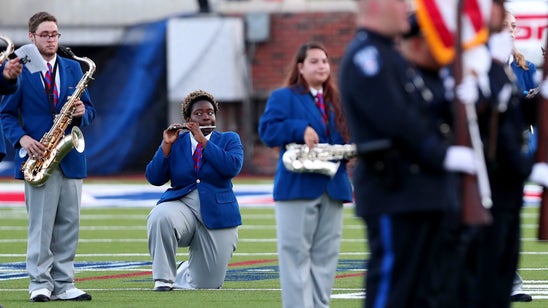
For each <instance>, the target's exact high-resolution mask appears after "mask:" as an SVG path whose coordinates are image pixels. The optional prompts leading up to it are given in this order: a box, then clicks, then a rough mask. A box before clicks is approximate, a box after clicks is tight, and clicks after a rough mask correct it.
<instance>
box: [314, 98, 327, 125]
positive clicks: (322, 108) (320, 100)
mask: <svg viewBox="0 0 548 308" xmlns="http://www.w3.org/2000/svg"><path fill="white" fill-rule="evenodd" d="M315 101H316V106H318V108H319V109H320V113H321V114H322V120H323V124H327V113H326V112H325V102H324V101H323V95H322V93H320V92H318V93H317V94H316V99H315Z"/></svg>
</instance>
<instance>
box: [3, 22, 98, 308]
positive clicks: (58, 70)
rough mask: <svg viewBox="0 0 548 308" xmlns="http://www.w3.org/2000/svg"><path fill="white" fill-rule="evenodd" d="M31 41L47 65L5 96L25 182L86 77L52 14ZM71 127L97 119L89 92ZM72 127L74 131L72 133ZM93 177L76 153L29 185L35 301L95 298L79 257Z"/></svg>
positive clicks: (8, 127) (33, 28) (7, 128)
mask: <svg viewBox="0 0 548 308" xmlns="http://www.w3.org/2000/svg"><path fill="white" fill-rule="evenodd" d="M28 25H29V40H30V41H31V42H32V43H33V44H34V45H35V46H36V48H37V49H38V51H39V52H40V54H41V55H42V58H43V60H44V62H45V64H46V65H44V67H47V69H45V70H44V71H42V72H35V73H31V72H30V71H29V70H28V69H27V68H24V69H23V72H22V74H21V75H20V80H19V81H20V86H19V88H18V89H17V90H16V91H15V92H14V93H13V94H11V95H7V96H5V97H4V98H3V101H2V104H1V105H0V117H1V119H2V122H3V125H4V132H5V133H6V137H7V138H8V140H9V141H10V142H11V143H12V145H13V147H14V148H15V178H16V179H23V178H24V177H23V173H22V171H21V166H22V164H23V163H24V162H25V161H26V160H27V159H28V158H29V157H32V158H33V159H38V158H40V157H41V156H42V155H44V151H45V150H46V147H45V146H44V144H42V143H40V139H41V138H42V136H44V134H46V133H47V132H48V131H49V130H50V129H51V127H52V125H53V121H54V117H55V115H56V114H58V113H59V111H60V110H61V108H62V107H63V105H64V104H65V102H66V101H67V98H68V96H70V95H71V94H72V93H70V91H69V89H70V88H75V87H76V85H77V84H78V82H79V81H80V79H81V78H82V76H83V73H82V69H81V68H80V64H79V63H78V62H77V61H74V60H72V59H67V58H63V57H59V56H57V49H58V47H59V37H60V36H61V34H60V33H59V30H58V28H57V19H56V18H55V16H52V15H50V14H49V13H46V12H39V13H36V14H34V15H33V16H32V17H31V18H30V19H29V23H28ZM74 107H75V110H74V113H73V119H72V122H71V125H70V126H79V127H85V126H88V125H90V124H91V122H92V121H93V119H94V118H95V108H94V107H93V105H92V102H91V99H90V97H89V94H88V93H87V91H84V93H83V94H82V95H81V97H80V99H79V100H77V101H76V102H75V103H74ZM70 128H72V127H69V129H70ZM86 176H87V170H86V158H85V152H82V153H79V152H77V151H76V150H75V149H72V151H70V152H69V153H68V154H67V155H66V156H65V157H64V158H63V159H62V160H61V162H60V163H59V165H58V166H57V167H55V168H53V170H52V171H51V175H50V176H49V178H48V179H47V181H46V182H45V183H44V184H43V185H41V186H38V187H37V186H33V185H31V184H30V183H28V182H25V203H26V208H27V213H28V242H27V243H28V244H27V260H26V261H27V271H28V274H29V277H30V285H29V293H30V300H31V301H33V302H47V301H50V300H80V301H82V300H91V295H89V294H88V293H86V292H84V291H82V290H80V289H78V288H76V287H75V285H74V256H75V254H76V247H77V244H78V232H79V227H80V225H79V221H80V205H81V195H82V179H83V178H85V177H86Z"/></svg>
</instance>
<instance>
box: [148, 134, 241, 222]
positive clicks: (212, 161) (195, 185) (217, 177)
mask: <svg viewBox="0 0 548 308" xmlns="http://www.w3.org/2000/svg"><path fill="white" fill-rule="evenodd" d="M189 134H190V132H188V131H187V132H183V133H181V134H180V135H179V138H177V141H175V143H174V144H173V145H172V147H171V153H169V156H167V157H165V156H164V153H163V152H162V146H161V145H160V147H159V148H158V150H157V151H156V154H155V155H154V157H153V158H152V160H151V161H150V162H149V163H148V165H147V167H146V174H145V175H146V178H147V180H148V182H149V183H150V184H152V185H155V186H161V185H164V184H165V183H167V182H168V181H171V187H170V188H168V189H167V190H166V191H165V192H164V193H163V194H162V197H161V198H160V200H159V201H158V203H157V206H161V203H162V202H165V201H171V200H177V199H180V198H182V197H184V196H185V195H187V194H188V193H190V192H191V191H193V190H195V189H198V193H199V196H200V213H201V214H202V219H203V221H204V224H205V225H206V227H208V228H210V229H221V228H230V227H235V226H238V225H241V224H242V218H241V216H240V208H239V205H238V201H237V200H236V195H235V194H234V191H233V190H232V179H233V178H234V177H235V176H237V175H238V174H239V173H240V171H241V169H242V166H243V162H244V148H243V145H242V142H241V141H240V136H238V134H237V133H235V132H224V133H221V132H217V131H213V133H212V135H211V137H210V138H209V142H208V143H207V146H206V148H205V149H204V151H203V156H202V161H201V166H200V169H199V170H198V173H196V171H195V170H194V161H193V160H192V153H191V148H192V146H191V142H190V136H189Z"/></svg>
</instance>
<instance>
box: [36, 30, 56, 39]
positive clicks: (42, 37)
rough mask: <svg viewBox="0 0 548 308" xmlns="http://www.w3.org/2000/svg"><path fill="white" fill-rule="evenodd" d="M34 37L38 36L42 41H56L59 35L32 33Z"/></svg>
mask: <svg viewBox="0 0 548 308" xmlns="http://www.w3.org/2000/svg"><path fill="white" fill-rule="evenodd" d="M33 35H34V36H38V37H39V38H41V39H43V40H47V39H58V38H60V37H61V33H52V34H49V33H47V32H46V33H40V34H36V33H33Z"/></svg>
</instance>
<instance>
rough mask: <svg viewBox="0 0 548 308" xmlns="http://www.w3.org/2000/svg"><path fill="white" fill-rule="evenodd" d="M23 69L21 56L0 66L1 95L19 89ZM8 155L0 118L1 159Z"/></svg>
mask: <svg viewBox="0 0 548 308" xmlns="http://www.w3.org/2000/svg"><path fill="white" fill-rule="evenodd" d="M22 71H23V64H21V63H19V58H15V59H11V60H6V61H4V63H2V66H1V67H0V72H1V74H0V96H1V95H6V94H11V93H13V92H15V91H16V90H17V87H18V86H19V79H18V78H17V77H18V76H19V75H20V74H21V72H22ZM5 156H6V143H5V141H4V129H3V127H2V121H1V120H0V161H2V159H4V157H5Z"/></svg>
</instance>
